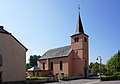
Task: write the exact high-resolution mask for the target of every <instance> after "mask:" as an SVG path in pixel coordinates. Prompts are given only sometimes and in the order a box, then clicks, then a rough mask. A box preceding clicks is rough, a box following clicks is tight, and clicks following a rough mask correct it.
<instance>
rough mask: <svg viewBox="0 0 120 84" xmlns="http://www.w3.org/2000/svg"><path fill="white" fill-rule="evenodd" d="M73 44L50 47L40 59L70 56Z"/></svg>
mask: <svg viewBox="0 0 120 84" xmlns="http://www.w3.org/2000/svg"><path fill="white" fill-rule="evenodd" d="M71 50H72V49H71V46H70V45H69V46H64V47H59V48H55V49H50V50H48V51H47V52H46V53H44V54H43V56H42V57H41V58H40V59H47V58H56V57H65V56H68V55H69V53H70V52H71Z"/></svg>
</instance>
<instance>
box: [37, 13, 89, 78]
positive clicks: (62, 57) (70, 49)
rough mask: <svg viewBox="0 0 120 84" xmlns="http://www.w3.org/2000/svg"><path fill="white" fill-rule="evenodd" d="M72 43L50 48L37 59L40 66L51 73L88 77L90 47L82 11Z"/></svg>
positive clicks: (72, 36)
mask: <svg viewBox="0 0 120 84" xmlns="http://www.w3.org/2000/svg"><path fill="white" fill-rule="evenodd" d="M70 37H71V44H70V45H68V46H63V47H59V48H55V49H50V50H48V51H47V52H45V53H44V54H43V56H42V57H41V58H40V59H39V60H38V61H37V63H38V67H39V68H40V69H41V70H42V71H45V70H48V71H49V74H50V75H58V74H59V73H61V74H62V75H64V76H68V77H70V76H81V77H82V78H86V77H88V63H89V51H88V50H89V49H88V37H89V36H88V35H87V34H86V33H85V32H84V29H83V25H82V21H81V17H80V13H79V15H78V22H77V25H76V32H75V33H74V34H73V35H71V36H70Z"/></svg>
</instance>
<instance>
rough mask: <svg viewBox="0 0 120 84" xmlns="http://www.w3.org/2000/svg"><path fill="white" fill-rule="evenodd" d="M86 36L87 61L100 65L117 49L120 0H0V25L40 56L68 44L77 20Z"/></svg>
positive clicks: (119, 42) (28, 54) (119, 29)
mask: <svg viewBox="0 0 120 84" xmlns="http://www.w3.org/2000/svg"><path fill="white" fill-rule="evenodd" d="M78 4H80V15H81V19H82V23H83V26H84V31H85V33H86V34H88V35H89V57H90V62H91V61H93V62H95V61H96V58H97V57H98V56H101V57H102V59H103V60H102V62H103V63H106V62H107V60H108V59H109V58H110V57H111V56H113V55H114V54H115V53H116V52H117V51H118V49H120V46H119V44H120V37H119V32H120V0H0V25H3V26H4V27H5V29H6V30H8V31H9V32H11V33H12V34H13V35H14V36H15V37H16V38H17V39H18V40H19V41H20V42H21V43H22V44H24V45H25V46H26V47H27V48H28V49H29V50H28V51H27V57H26V58H27V62H28V58H29V56H30V55H34V54H36V55H42V54H43V53H45V52H46V51H47V50H48V49H51V48H56V47H61V46H66V45H69V44H70V36H71V35H72V34H74V33H75V29H76V24H77V20H78V10H77V7H78Z"/></svg>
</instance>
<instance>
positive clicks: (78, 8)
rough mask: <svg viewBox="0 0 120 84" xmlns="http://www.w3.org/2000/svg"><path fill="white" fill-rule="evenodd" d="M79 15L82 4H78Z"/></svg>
mask: <svg viewBox="0 0 120 84" xmlns="http://www.w3.org/2000/svg"><path fill="white" fill-rule="evenodd" d="M78 14H79V15H80V4H78Z"/></svg>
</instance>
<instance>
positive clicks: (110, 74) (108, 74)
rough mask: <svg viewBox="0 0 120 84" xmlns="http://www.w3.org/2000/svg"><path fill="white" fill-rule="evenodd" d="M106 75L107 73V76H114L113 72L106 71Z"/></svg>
mask: <svg viewBox="0 0 120 84" xmlns="http://www.w3.org/2000/svg"><path fill="white" fill-rule="evenodd" d="M105 75H106V76H112V75H113V72H106V73H105Z"/></svg>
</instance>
